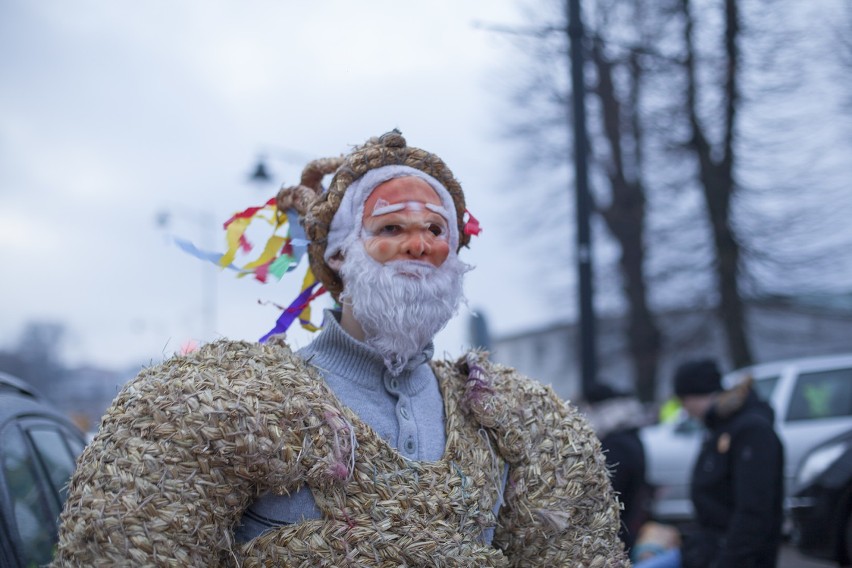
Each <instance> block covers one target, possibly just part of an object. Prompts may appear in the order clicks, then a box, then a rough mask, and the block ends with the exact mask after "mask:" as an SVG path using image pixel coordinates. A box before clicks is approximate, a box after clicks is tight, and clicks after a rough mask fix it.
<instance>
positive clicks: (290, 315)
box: [260, 282, 319, 343]
mask: <svg viewBox="0 0 852 568" xmlns="http://www.w3.org/2000/svg"><path fill="white" fill-rule="evenodd" d="M318 283H319V282H314V283H313V284H311V285H310V286H308V287H307V288H305V289H304V290H302V293H301V294H299V295H298V296H296V299H295V300H293V302H292V303H291V304H290V305H289V306H287V307H286V308H285V309H284V311H283V312H282V313H281V315H280V316H279V317H278V321H276V322H275V327H273V328H272V329H271V330H269V333H267V334H266V335H264V336H263V337H261V338H260V342H261V343H266V341H267V340H268V339H269V338H270V337H272V336H273V335H278V334H279V333H284V332H285V331H287V328H289V327H290V326H291V325H292V324H293V322H294V321H295V320H296V318H297V317H299V314H300V313H302V311H303V310H304V309H305V307H306V306H305V304H307V302H308V298H310V297H311V294H312V293H313V290H314V288H315V287H316V285H317V284H318Z"/></svg>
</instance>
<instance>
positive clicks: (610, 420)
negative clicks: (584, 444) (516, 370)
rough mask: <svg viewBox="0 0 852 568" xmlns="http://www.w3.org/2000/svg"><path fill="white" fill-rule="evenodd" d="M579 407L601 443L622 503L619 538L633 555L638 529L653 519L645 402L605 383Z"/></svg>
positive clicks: (588, 392) (595, 387) (598, 384)
mask: <svg viewBox="0 0 852 568" xmlns="http://www.w3.org/2000/svg"><path fill="white" fill-rule="evenodd" d="M584 394H585V402H584V404H582V405H581V406H580V408H581V409H582V410H583V412H584V413H585V414H586V418H588V420H589V424H591V426H592V429H593V430H594V431H595V434H597V436H598V438H599V439H600V441H601V447H602V448H603V450H604V455H605V456H606V462H607V465H608V466H609V470H610V473H611V476H612V486H613V488H614V489H615V491H616V493H617V494H618V500H619V501H620V502H621V504H622V507H623V508H622V511H621V530H620V531H619V536H620V538H621V540H622V541H623V542H624V546H625V548H626V549H627V551H628V553H630V552H631V551H632V549H633V547H634V544H635V542H636V536H637V535H638V534H639V528H640V527H641V526H642V524H643V523H645V522H646V521H647V520H648V519H649V518H650V507H649V505H650V501H651V494H652V490H651V486H650V485H649V484H648V482H647V480H646V464H645V462H646V459H645V446H644V444H643V443H642V438H641V437H640V436H639V429H640V428H641V427H642V426H646V425H647V424H649V423H650V421H649V420H648V415H647V412H646V411H645V409H644V408H643V407H642V403H641V402H639V400H638V399H637V398H636V397H635V396H633V395H632V394H630V393H627V392H623V391H620V390H617V389H615V388H613V387H611V386H610V385H608V384H606V383H603V382H595V383H593V384H592V385H590V387H589V388H588V389H586V391H585V393H584Z"/></svg>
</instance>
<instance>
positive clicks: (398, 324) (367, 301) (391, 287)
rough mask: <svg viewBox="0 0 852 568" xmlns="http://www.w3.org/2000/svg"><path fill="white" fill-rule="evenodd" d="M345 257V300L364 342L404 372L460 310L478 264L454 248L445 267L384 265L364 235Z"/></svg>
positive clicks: (395, 371) (406, 263) (407, 263)
mask: <svg viewBox="0 0 852 568" xmlns="http://www.w3.org/2000/svg"><path fill="white" fill-rule="evenodd" d="M343 258H344V260H343V264H342V265H341V267H340V274H341V277H342V278H343V283H344V285H343V286H344V287H343V292H342V293H341V294H340V301H341V302H342V303H349V304H351V306H352V314H353V316H354V317H355V320H356V321H357V322H358V323H359V324H360V325H361V329H363V330H364V335H365V339H364V342H365V343H366V344H367V345H369V346H370V347H372V348H373V349H375V350H376V351H377V352H378V353H379V355H381V356H382V359H383V360H384V363H385V367H387V369H388V370H389V371H390V372H391V374H393V375H399V374H400V373H401V372H402V370H403V369H404V368H405V366H406V364H407V363H408V362H409V361H411V360H412V359H413V358H415V357H417V356H418V355H420V354H421V353H422V352H423V349H425V348H426V346H427V345H428V344H429V342H430V341H432V338H434V337H435V335H436V334H437V333H438V332H439V331H441V330H442V329H443V328H444V326H445V325H447V322H449V321H450V318H452V317H453V316H454V315H455V314H456V312H457V311H458V308H459V304H460V303H461V302H462V301H464V290H463V288H462V281H463V276H464V273H465V272H467V271H468V270H470V269H471V268H472V267H471V266H469V265H467V264H465V263H464V262H462V261H461V260H459V258H458V256H456V255H455V254H453V253H451V254H450V256H448V257H447V260H445V261H444V263H443V264H442V265H441V266H439V267H435V266H432V265H431V264H428V263H425V262H417V261H407V260H400V261H391V262H388V263H386V264H382V263H380V262H378V261H376V260H375V259H374V258H373V257H371V256H370V255H369V254H368V253H367V251H366V250H365V249H364V243H363V241H361V240H357V241H355V242H353V243H352V244H351V245H349V246H348V247H346V250H345V252H344V257H343Z"/></svg>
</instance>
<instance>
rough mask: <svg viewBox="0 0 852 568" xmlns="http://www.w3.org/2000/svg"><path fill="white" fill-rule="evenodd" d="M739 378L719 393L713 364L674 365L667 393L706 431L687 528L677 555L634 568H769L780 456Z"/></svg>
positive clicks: (780, 488)
mask: <svg viewBox="0 0 852 568" xmlns="http://www.w3.org/2000/svg"><path fill="white" fill-rule="evenodd" d="M751 385H752V381H751V380H750V379H746V380H744V381H742V382H741V383H739V384H737V385H735V386H733V387H732V388H730V389H728V390H725V389H724V388H723V386H722V376H721V373H719V369H718V367H717V365H716V363H715V362H714V361H712V360H708V359H703V360H697V361H688V362H685V363H683V364H682V365H680V366H679V367H678V368H677V370H676V371H675V375H674V390H675V394H676V395H677V397H678V398H679V399H680V401H681V404H682V406H683V408H684V410H686V412H687V413H688V414H689V415H690V416H691V417H693V418H695V419H698V420H700V421H701V422H702V423H703V424H704V425H705V426H706V434H705V437H704V440H703V441H702V444H701V449H700V450H699V453H698V457H697V458H696V461H695V464H694V466H693V470H692V477H691V479H690V496H691V499H692V505H693V508H694V510H695V525H696V526H695V528H694V529H692V530H690V531H689V532H687V533H686V534H684V535H683V543H682V545H681V547H680V549H676V550H671V551H667V552H664V553H662V554H661V555H659V556H656V557H653V558H651V559H650V560H646V561H643V562H640V563H637V564H636V565H635V566H636V568H681V567H682V568H724V567H728V566H737V567H740V566H742V567H744V568H774V567H775V566H777V561H778V560H777V559H778V548H779V546H780V545H781V525H782V523H783V496H784V477H783V470H784V449H783V445H782V443H781V440H780V438H779V437H778V435H777V433H776V432H775V427H774V412H773V410H772V408H771V407H770V406H769V405H768V404H767V403H766V402H764V401H763V400H761V399H760V398H758V396H757V394H756V393H755V392H754V391H753V390H752V388H751Z"/></svg>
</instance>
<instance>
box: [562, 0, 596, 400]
mask: <svg viewBox="0 0 852 568" xmlns="http://www.w3.org/2000/svg"><path fill="white" fill-rule="evenodd" d="M568 36H569V38H570V43H571V88H572V103H573V105H572V108H573V117H572V118H573V121H572V122H573V124H572V126H573V131H574V182H575V186H576V203H577V276H578V283H579V308H580V326H579V331H580V333H579V348H580V361H581V365H580V367H581V373H582V374H581V380H582V389H583V395H584V396H585V394H586V393H587V392H588V391H589V387H591V386H592V385H593V384H594V383H595V380H596V375H597V352H596V351H597V350H596V337H595V313H594V302H593V297H592V294H593V288H592V247H591V230H590V225H589V216H590V214H591V206H590V198H589V181H588V180H589V178H588V168H587V148H586V141H587V137H586V104H585V95H586V84H585V80H584V76H583V63H584V60H585V58H584V56H583V22H582V19H581V15H580V0H568Z"/></svg>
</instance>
